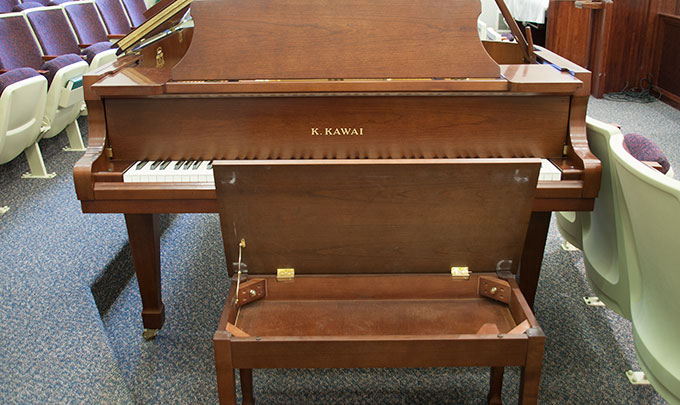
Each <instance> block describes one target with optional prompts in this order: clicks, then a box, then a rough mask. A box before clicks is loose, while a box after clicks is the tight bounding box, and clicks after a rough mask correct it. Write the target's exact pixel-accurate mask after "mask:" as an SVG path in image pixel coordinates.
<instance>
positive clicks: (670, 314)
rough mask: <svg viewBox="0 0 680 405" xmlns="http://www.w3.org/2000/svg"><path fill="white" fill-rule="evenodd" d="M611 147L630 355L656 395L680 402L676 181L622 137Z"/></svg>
mask: <svg viewBox="0 0 680 405" xmlns="http://www.w3.org/2000/svg"><path fill="white" fill-rule="evenodd" d="M591 147H592V144H591ZM610 148H611V155H610V156H611V159H610V161H609V163H610V164H611V165H612V169H613V171H614V172H615V173H616V175H615V176H614V178H615V179H616V181H617V184H615V188H616V189H618V192H619V193H620V194H619V196H620V197H621V204H620V205H619V206H618V213H619V214H620V219H619V220H617V224H624V226H623V227H622V230H623V232H624V233H625V234H626V236H627V237H626V239H627V240H628V241H630V245H626V249H627V250H628V249H630V251H631V254H630V255H629V256H628V257H629V259H628V260H629V262H628V263H627V271H628V279H629V281H630V282H629V286H630V301H629V302H627V303H626V305H627V306H629V308H630V314H631V317H630V319H631V321H632V324H633V336H634V341H635V351H636V353H637V357H638V359H639V361H640V366H641V367H642V370H643V371H644V372H645V375H646V377H647V379H648V380H649V381H650V382H651V383H652V386H653V387H654V388H655V389H656V391H657V392H659V394H660V395H661V396H662V397H664V399H666V400H667V401H668V402H669V403H674V404H675V403H680V344H679V341H678V336H680V322H679V321H680V300H678V297H679V295H680V294H679V293H678V291H679V290H680V182H678V181H677V180H673V179H672V178H669V177H668V176H664V175H663V174H661V173H659V172H657V171H656V170H653V169H650V168H649V167H647V166H646V165H644V164H643V163H641V162H639V161H637V160H636V159H635V158H633V157H632V156H631V155H630V154H629V153H628V152H626V151H625V150H624V148H623V137H622V136H621V135H616V136H612V137H611V139H610ZM630 258H634V262H631V261H630V260H631V259H630Z"/></svg>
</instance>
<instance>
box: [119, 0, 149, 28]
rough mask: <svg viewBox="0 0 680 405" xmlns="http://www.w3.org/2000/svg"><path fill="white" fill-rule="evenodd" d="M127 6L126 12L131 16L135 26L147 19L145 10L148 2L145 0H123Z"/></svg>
mask: <svg viewBox="0 0 680 405" xmlns="http://www.w3.org/2000/svg"><path fill="white" fill-rule="evenodd" d="M121 1H122V2H123V6H124V7H125V12H126V13H127V15H128V17H129V18H130V22H131V23H132V26H133V27H139V26H140V25H142V24H143V23H144V21H146V17H144V12H145V11H146V4H144V0H121Z"/></svg>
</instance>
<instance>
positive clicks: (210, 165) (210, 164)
mask: <svg viewBox="0 0 680 405" xmlns="http://www.w3.org/2000/svg"><path fill="white" fill-rule="evenodd" d="M212 162H213V161H212V160H211V161H210V163H208V170H212Z"/></svg>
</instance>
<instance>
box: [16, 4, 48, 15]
mask: <svg viewBox="0 0 680 405" xmlns="http://www.w3.org/2000/svg"><path fill="white" fill-rule="evenodd" d="M36 7H43V5H42V4H40V3H38V2H37V1H25V2H23V3H19V4H17V5H16V6H14V7H12V11H13V12H15V13H19V12H22V11H24V10H28V9H29V8H36Z"/></svg>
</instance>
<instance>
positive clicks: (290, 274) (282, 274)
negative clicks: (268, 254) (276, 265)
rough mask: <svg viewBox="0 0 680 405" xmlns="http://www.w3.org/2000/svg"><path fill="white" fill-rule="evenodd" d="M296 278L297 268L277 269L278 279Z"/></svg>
mask: <svg viewBox="0 0 680 405" xmlns="http://www.w3.org/2000/svg"><path fill="white" fill-rule="evenodd" d="M293 278H295V269H293V268H289V269H276V281H284V280H292V279H293Z"/></svg>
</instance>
